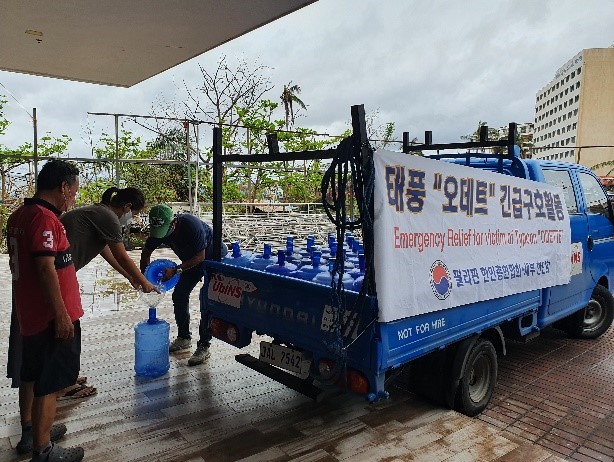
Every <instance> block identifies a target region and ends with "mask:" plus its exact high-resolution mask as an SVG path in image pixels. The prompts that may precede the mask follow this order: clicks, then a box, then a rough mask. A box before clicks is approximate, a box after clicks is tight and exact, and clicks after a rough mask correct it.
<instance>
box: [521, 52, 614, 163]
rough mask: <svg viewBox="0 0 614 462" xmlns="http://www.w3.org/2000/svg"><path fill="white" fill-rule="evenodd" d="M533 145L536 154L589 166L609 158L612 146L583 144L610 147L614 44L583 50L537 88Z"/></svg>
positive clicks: (613, 130)
mask: <svg viewBox="0 0 614 462" xmlns="http://www.w3.org/2000/svg"><path fill="white" fill-rule="evenodd" d="M534 145H535V150H534V154H533V157H534V158H538V159H539V158H543V159H551V160H562V161H567V162H579V163H581V164H583V165H586V166H588V167H591V168H592V167H593V166H595V165H596V164H599V163H601V162H604V161H614V147H603V148H588V147H586V146H596V145H600V146H614V48H594V49H586V50H582V51H581V52H580V53H578V54H577V55H576V56H574V57H573V58H571V59H570V60H569V61H567V62H566V63H565V64H564V65H563V66H561V67H560V68H559V69H558V70H557V72H556V73H555V76H554V78H553V79H552V80H551V81H550V82H549V83H548V84H547V85H546V86H545V87H544V88H542V89H541V90H540V91H539V92H538V93H537V96H536V103H535V136H534ZM577 147H580V149H578V148H577ZM612 168H614V165H613V166H612ZM610 169H611V167H606V168H599V169H596V172H597V173H598V174H600V175H605V174H608V172H609V171H610Z"/></svg>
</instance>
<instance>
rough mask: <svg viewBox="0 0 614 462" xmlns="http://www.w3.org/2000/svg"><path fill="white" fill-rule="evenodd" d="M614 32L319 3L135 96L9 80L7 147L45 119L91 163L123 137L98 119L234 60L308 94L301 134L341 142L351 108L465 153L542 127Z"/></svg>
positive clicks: (471, 6)
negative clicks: (481, 128) (552, 92)
mask: <svg viewBox="0 0 614 462" xmlns="http://www.w3.org/2000/svg"><path fill="white" fill-rule="evenodd" d="M613 31H614V0H581V1H580V0H545V1H542V0H462V1H461V0H319V1H318V2H316V3H314V4H312V5H309V6H307V7H305V8H303V9H301V10H299V11H298V12H295V13H293V14H291V15H289V16H286V17H283V18H281V19H279V20H277V21H275V22H273V23H271V24H268V25H266V26H263V27H262V28H260V29H258V30H255V31H253V32H250V33H249V34H247V35H245V36H243V37H240V38H238V39H236V40H234V41H231V42H229V43H227V44H225V45H223V46H220V47H218V48H217V49H214V50H212V51H210V52H208V53H206V54H204V55H202V56H200V57H197V58H194V59H192V60H190V61H187V62H185V63H183V64H181V65H179V66H177V67H175V68H172V69H169V70H168V71H166V72H163V73H162V74H160V75H158V76H155V77H153V78H151V79H149V80H147V81H145V82H142V83H140V84H137V85H135V86H133V87H132V88H127V89H126V88H113V87H107V86H100V85H94V84H86V83H79V82H69V81H62V80H56V79H52V78H47V77H36V76H27V75H22V74H16V73H10V72H4V71H0V83H1V84H2V85H3V86H4V87H6V88H7V89H8V90H10V92H11V93H12V95H14V97H15V98H16V99H17V100H18V101H19V103H20V104H21V105H23V108H22V107H21V106H20V105H19V104H18V103H17V102H16V101H15V100H14V99H13V97H12V96H11V95H9V94H8V93H7V91H6V90H5V88H3V87H2V86H0V94H5V95H6V96H7V98H6V99H8V100H9V103H8V105H7V107H6V108H5V115H6V116H7V118H8V119H9V120H10V121H11V123H12V124H11V126H10V127H9V130H8V132H7V134H6V135H5V136H4V137H2V138H0V144H3V145H5V146H9V147H15V146H17V145H20V144H22V143H23V142H26V141H31V140H32V124H31V121H30V118H29V115H28V112H31V111H32V108H34V107H36V108H37V113H38V120H39V136H41V134H44V133H45V132H51V133H52V135H54V136H59V135H60V134H68V135H69V136H71V137H72V138H73V142H72V143H71V144H70V148H69V150H70V154H71V156H73V157H85V156H89V148H88V146H87V144H86V142H84V140H85V139H87V135H86V134H85V133H86V131H85V129H84V127H85V126H88V125H89V126H90V127H92V129H93V130H94V132H95V133H98V132H100V131H101V130H107V131H112V127H113V125H112V119H111V118H102V117H95V116H89V117H88V115H87V112H88V111H90V112H111V113H132V114H150V113H151V111H152V106H153V104H154V102H155V101H156V100H158V99H159V98H161V97H162V98H164V99H165V100H167V101H172V100H180V99H181V98H183V97H184V96H185V95H184V93H183V92H182V91H181V87H183V82H186V84H187V85H188V86H189V87H192V88H193V87H196V86H197V85H198V84H199V77H200V71H199V68H198V66H199V64H200V65H202V66H204V67H205V68H207V69H210V70H211V71H213V70H214V69H215V67H216V63H217V61H218V60H219V59H220V57H222V56H226V57H227V59H228V61H229V63H230V64H232V63H234V62H235V59H236V58H239V57H240V58H242V59H245V60H247V61H248V62H251V63H254V64H262V65H264V66H268V67H270V68H271V70H270V78H271V81H272V83H273V84H274V85H275V88H274V89H273V90H271V92H270V93H269V94H268V95H267V97H268V98H269V99H271V100H273V101H277V102H279V101H280V100H279V95H280V94H281V92H282V90H283V85H284V84H286V83H288V82H289V81H292V82H293V83H294V84H298V85H299V86H300V87H301V89H302V92H301V94H300V98H301V99H302V100H303V101H304V102H305V103H306V104H307V105H308V108H307V111H302V112H301V117H300V118H298V119H297V121H296V125H297V126H301V127H306V128H313V129H315V130H317V131H319V132H326V133H330V134H338V133H341V132H342V131H343V130H344V129H345V128H347V127H348V126H349V119H350V106H351V105H353V104H364V105H365V109H366V111H367V113H370V112H374V111H379V121H380V123H385V122H394V123H395V124H396V132H397V133H396V135H397V137H398V138H399V139H401V133H402V132H403V131H409V132H410V133H411V136H412V137H413V136H417V137H418V139H419V140H423V137H424V135H423V133H424V131H425V130H432V131H433V141H434V142H453V141H458V140H459V137H460V136H461V135H464V134H467V133H470V132H473V131H474V130H475V129H476V127H477V124H478V121H486V122H488V125H489V126H492V127H499V126H504V125H507V124H508V123H509V122H518V123H522V122H532V121H533V117H534V104H535V94H536V93H537V91H539V89H540V88H542V87H543V86H545V85H546V84H547V83H548V82H549V81H550V80H551V79H552V78H553V77H554V74H555V72H556V70H557V69H558V68H559V67H560V66H562V65H563V64H564V63H565V62H566V61H567V60H569V59H570V58H572V57H573V56H574V55H575V54H577V53H578V52H579V51H581V50H582V49H584V48H606V47H609V46H611V45H612V44H613V43H614V33H613ZM93 59H94V57H93ZM613 91H614V90H613ZM24 108H25V109H24ZM278 116H279V118H283V111H282V110H281V109H280V112H279V114H278ZM129 128H131V129H134V128H135V127H134V126H129Z"/></svg>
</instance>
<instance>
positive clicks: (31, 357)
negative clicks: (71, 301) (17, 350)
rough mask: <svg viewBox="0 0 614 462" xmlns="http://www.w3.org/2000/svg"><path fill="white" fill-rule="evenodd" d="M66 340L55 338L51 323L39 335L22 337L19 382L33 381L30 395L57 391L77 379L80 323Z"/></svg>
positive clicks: (42, 394) (79, 353)
mask: <svg viewBox="0 0 614 462" xmlns="http://www.w3.org/2000/svg"><path fill="white" fill-rule="evenodd" d="M74 326H75V336H74V337H73V338H72V339H70V340H58V339H56V338H55V328H54V326H53V323H51V324H49V327H48V328H47V329H45V330H44V331H43V332H41V333H40V334H36V335H28V336H23V337H22V338H23V357H22V364H21V381H22V382H34V396H36V397H40V396H45V395H49V394H51V393H57V392H59V391H61V390H63V389H64V388H66V387H68V386H70V385H73V384H74V383H75V382H76V381H77V377H78V375H79V368H80V366H81V364H80V359H81V326H80V324H79V321H76V322H75V323H74Z"/></svg>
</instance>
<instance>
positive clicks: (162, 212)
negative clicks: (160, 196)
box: [149, 204, 173, 239]
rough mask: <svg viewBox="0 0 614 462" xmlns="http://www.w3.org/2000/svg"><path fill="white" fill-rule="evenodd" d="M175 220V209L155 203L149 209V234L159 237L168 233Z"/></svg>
mask: <svg viewBox="0 0 614 462" xmlns="http://www.w3.org/2000/svg"><path fill="white" fill-rule="evenodd" d="M171 221H173V210H172V209H171V208H170V207H169V206H168V205H164V204H158V205H154V206H153V207H152V208H151V210H150V211H149V235H150V236H151V237H156V238H158V239H160V238H163V237H164V236H166V235H167V234H168V228H169V227H170V226H171Z"/></svg>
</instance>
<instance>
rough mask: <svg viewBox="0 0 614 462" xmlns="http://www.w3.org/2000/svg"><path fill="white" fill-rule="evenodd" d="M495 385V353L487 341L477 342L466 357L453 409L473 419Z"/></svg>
mask: <svg viewBox="0 0 614 462" xmlns="http://www.w3.org/2000/svg"><path fill="white" fill-rule="evenodd" d="M496 383H497V352H496V350H495V347H494V346H493V344H492V343H490V342H489V341H488V340H484V339H480V340H478V341H477V342H476V343H475V345H474V346H473V348H472V349H471V350H470V351H469V354H468V355H467V361H466V362H465V368H464V370H463V375H462V377H461V380H460V383H459V384H458V389H457V391H456V399H455V405H454V409H456V410H457V411H459V412H462V413H463V414H466V415H468V416H469V417H473V416H476V415H478V414H479V413H480V412H482V411H483V410H484V409H485V408H486V405H487V404H488V402H489V401H490V397H491V396H492V393H493V390H494V389H495V384H496Z"/></svg>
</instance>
